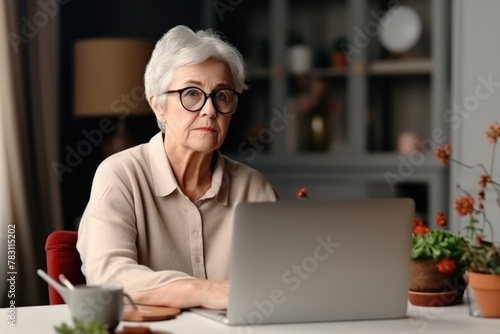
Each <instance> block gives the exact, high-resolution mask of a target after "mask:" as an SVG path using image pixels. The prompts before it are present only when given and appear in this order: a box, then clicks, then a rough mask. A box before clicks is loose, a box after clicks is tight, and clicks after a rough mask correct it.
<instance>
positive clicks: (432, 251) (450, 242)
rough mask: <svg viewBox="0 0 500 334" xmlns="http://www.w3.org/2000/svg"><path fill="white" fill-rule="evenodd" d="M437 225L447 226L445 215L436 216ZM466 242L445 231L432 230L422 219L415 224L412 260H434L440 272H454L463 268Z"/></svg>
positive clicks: (416, 220)
mask: <svg viewBox="0 0 500 334" xmlns="http://www.w3.org/2000/svg"><path fill="white" fill-rule="evenodd" d="M436 221H437V224H438V225H439V226H441V227H444V226H446V219H445V217H444V214H443V213H438V214H437V216H436ZM465 245H466V240H465V239H464V238H463V237H461V236H459V235H457V234H454V233H451V232H449V231H445V230H430V229H429V228H428V227H427V226H426V225H425V224H424V223H423V221H422V220H421V219H418V218H417V219H415V221H414V222H413V234H412V249H411V258H412V259H413V260H419V259H420V260H422V259H433V260H436V261H437V264H436V266H437V268H438V270H439V271H441V272H443V273H445V272H454V271H455V270H456V269H457V267H461V265H462V263H461V260H462V257H463V254H464V249H465Z"/></svg>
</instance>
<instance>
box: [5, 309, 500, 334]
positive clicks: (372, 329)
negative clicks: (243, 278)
mask: <svg viewBox="0 0 500 334" xmlns="http://www.w3.org/2000/svg"><path fill="white" fill-rule="evenodd" d="M15 312H16V325H15V326H11V325H9V324H8V323H7V321H8V313H9V309H7V308H2V309H1V314H2V320H1V323H0V333H30V334H34V333H37V334H40V333H43V334H45V333H47V334H49V333H55V331H54V326H56V325H59V324H61V323H62V322H66V323H68V324H69V323H70V322H71V317H70V312H69V309H68V307H67V306H66V305H54V306H49V305H45V306H31V307H19V308H16V309H15ZM6 315H7V316H6ZM141 324H142V325H147V326H149V327H150V328H151V329H155V330H162V331H164V332H167V333H171V334H183V333H190V334H192V333H204V334H211V333H228V334H231V333H234V334H236V333H237V334H268V333H342V334H344V333H345V334H349V333H384V334H388V333H397V334H412V333H424V334H432V333H454V334H460V333H464V334H465V333H467V334H471V333H474V334H481V333H484V334H486V333H488V334H494V333H496V334H498V333H500V319H485V318H476V317H471V316H470V315H469V312H468V308H467V305H455V306H447V307H434V308H426V307H415V306H412V305H409V306H408V317H407V318H403V319H395V320H365V321H338V322H317V323H300V324H278V325H260V326H241V327H238V326H227V325H223V324H220V323H218V322H216V321H213V320H210V319H207V318H204V317H202V316H200V315H196V314H194V313H191V312H189V311H185V312H183V313H182V314H180V315H179V316H178V317H177V318H176V319H174V320H167V321H157V322H145V323H128V322H121V323H120V326H119V328H121V327H122V326H124V325H126V326H135V325H141Z"/></svg>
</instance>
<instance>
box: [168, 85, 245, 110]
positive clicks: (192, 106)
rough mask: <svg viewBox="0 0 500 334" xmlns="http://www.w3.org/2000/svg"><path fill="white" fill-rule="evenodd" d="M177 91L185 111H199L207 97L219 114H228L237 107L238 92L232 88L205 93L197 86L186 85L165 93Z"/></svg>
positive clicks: (238, 100)
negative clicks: (210, 99)
mask: <svg viewBox="0 0 500 334" xmlns="http://www.w3.org/2000/svg"><path fill="white" fill-rule="evenodd" d="M172 93H179V98H180V100H181V104H182V106H183V107H184V109H186V110H187V111H191V112H197V111H200V110H201V109H202V108H203V106H204V105H205V103H207V100H208V98H209V97H211V98H212V103H213V105H214V108H215V110H216V111H217V112H218V113H220V114H230V113H232V112H234V111H235V110H236V108H238V103H239V102H240V95H241V94H240V93H238V92H237V91H234V90H232V89H228V88H224V89H219V90H216V91H215V92H213V93H210V94H207V93H205V92H204V91H203V90H202V89H201V88H198V87H186V88H182V89H177V90H167V91H166V92H165V94H172Z"/></svg>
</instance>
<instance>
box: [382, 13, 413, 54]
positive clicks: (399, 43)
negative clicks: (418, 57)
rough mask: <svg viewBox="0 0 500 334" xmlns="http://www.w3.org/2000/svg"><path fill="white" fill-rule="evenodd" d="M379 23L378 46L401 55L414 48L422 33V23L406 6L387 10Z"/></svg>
mask: <svg viewBox="0 0 500 334" xmlns="http://www.w3.org/2000/svg"><path fill="white" fill-rule="evenodd" d="M380 22H383V23H382V24H381V26H380V33H379V40H380V44H382V46H383V47H384V48H386V49H387V50H388V51H390V52H393V53H396V54H401V53H404V52H407V51H409V50H410V49H411V48H413V47H414V46H415V44H416V43H417V42H418V39H419V38H420V34H421V33H422V22H421V20H420V17H419V16H418V14H417V13H416V12H415V11H414V10H413V9H411V8H410V7H408V6H399V7H398V9H397V11H396V10H388V11H386V12H385V15H384V16H383V17H382V19H381V20H380Z"/></svg>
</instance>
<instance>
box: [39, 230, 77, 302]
mask: <svg viewBox="0 0 500 334" xmlns="http://www.w3.org/2000/svg"><path fill="white" fill-rule="evenodd" d="M77 240H78V233H77V232H76V231H65V230H60V231H54V232H52V233H50V234H49V236H48V237H47V240H46V241H45V253H46V255H47V273H48V274H49V276H50V277H52V278H54V279H55V280H56V281H59V275H60V274H64V276H66V278H67V279H68V280H69V281H70V282H71V283H73V285H78V284H85V276H84V275H83V273H82V271H81V266H82V260H81V259H80V254H79V253H78V251H77V250H76V241H77ZM49 301H50V304H51V305H55V304H64V300H63V299H62V297H61V296H60V295H59V293H58V292H57V291H56V290H55V289H54V288H52V287H50V286H49Z"/></svg>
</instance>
